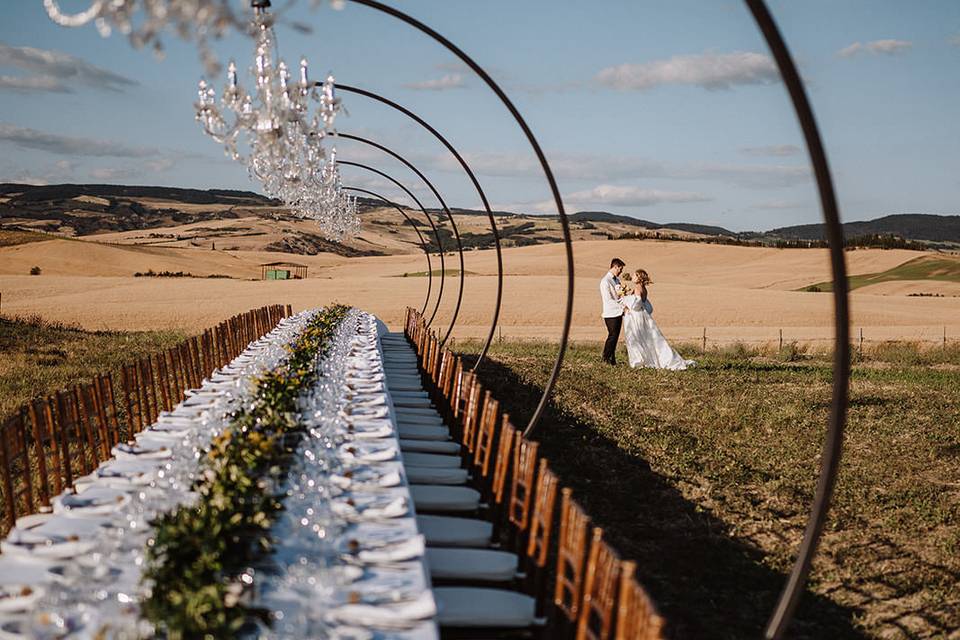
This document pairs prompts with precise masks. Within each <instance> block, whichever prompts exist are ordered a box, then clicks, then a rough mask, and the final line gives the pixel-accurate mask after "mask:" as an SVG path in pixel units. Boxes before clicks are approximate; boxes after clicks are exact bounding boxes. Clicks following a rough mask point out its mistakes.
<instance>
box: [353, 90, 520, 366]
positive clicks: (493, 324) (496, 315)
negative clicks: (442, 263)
mask: <svg viewBox="0 0 960 640" xmlns="http://www.w3.org/2000/svg"><path fill="white" fill-rule="evenodd" d="M335 86H336V88H337V89H339V90H341V91H347V92H349V93H355V94H357V95H361V96H365V97H367V98H370V99H372V100H376V101H378V102H380V103H381V104H385V105H387V106H388V107H391V108H393V109H395V110H396V111H399V112H400V113H402V114H404V115H405V116H407V117H409V118H410V119H412V120H414V121H415V122H416V123H417V124H419V125H420V126H422V127H423V128H424V129H426V130H427V131H429V132H430V133H431V134H433V136H434V137H435V138H436V139H437V140H439V141H440V143H441V144H443V146H445V147H446V148H447V151H449V152H450V153H451V154H452V155H453V157H454V158H456V159H457V162H459V163H460V166H461V167H463V170H464V172H466V174H467V176H468V177H469V178H470V181H471V182H472V183H473V187H474V188H475V189H476V190H477V195H479V196H480V201H481V202H482V203H483V208H484V209H485V210H486V212H487V220H488V221H489V223H490V230H491V231H493V244H494V249H495V250H496V253H497V300H496V303H495V304H494V308H493V318H492V319H491V321H490V331H489V333H488V334H487V340H486V342H484V344H483V348H482V349H481V350H480V355H479V356H478V357H477V361H476V362H475V363H474V365H473V371H476V370H477V369H479V368H480V363H482V362H483V359H484V358H485V357H486V356H487V351H489V350H490V345H491V344H492V343H493V337H494V335H495V334H496V331H497V323H498V322H499V321H500V308H501V306H502V304H503V252H502V251H501V248H500V232H499V230H498V229H497V221H496V219H495V218H494V216H493V211H491V210H490V202H489V201H488V200H487V194H486V193H484V191H483V187H481V186H480V181H479V180H477V176H476V175H474V173H473V170H472V169H471V168H470V165H469V164H467V161H466V160H464V159H463V156H462V155H460V153H459V152H458V151H457V150H456V149H455V148H454V147H453V145H452V144H451V143H450V142H449V141H448V140H447V139H446V137H444V136H443V135H441V134H440V132H439V131H437V130H436V129H435V128H434V127H433V126H432V125H431V124H430V123H429V122H427V121H426V120H424V119H423V118H421V117H420V116H418V115H417V114H415V113H414V112H412V111H410V110H409V109H407V108H406V107H404V106H402V105H399V104H397V103H396V102H394V101H393V100H390V99H388V98H385V97H384V96H382V95H379V94H377V93H374V92H373V91H370V90H369V89H360V88H358V87H351V86H349V85H345V84H337V85H335Z"/></svg>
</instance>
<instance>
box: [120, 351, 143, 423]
mask: <svg viewBox="0 0 960 640" xmlns="http://www.w3.org/2000/svg"><path fill="white" fill-rule="evenodd" d="M120 377H121V381H122V385H123V402H124V408H125V409H126V410H127V438H132V437H133V436H134V434H137V433H140V432H141V431H143V428H144V427H145V426H146V425H145V423H144V416H143V405H142V404H141V402H140V376H139V374H138V372H137V365H136V364H135V363H130V364H125V365H122V366H121V368H120Z"/></svg>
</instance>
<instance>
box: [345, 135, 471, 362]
mask: <svg viewBox="0 0 960 640" xmlns="http://www.w3.org/2000/svg"><path fill="white" fill-rule="evenodd" d="M336 135H337V137H340V138H344V139H346V140H355V141H357V142H362V143H363V144H366V145H370V146H371V147H374V148H376V149H380V150H381V151H383V152H384V153H386V154H388V155H391V156H393V157H394V158H396V159H397V160H399V161H400V162H402V163H403V164H405V165H406V166H407V168H409V169H410V170H411V171H413V172H414V173H415V174H417V177H419V178H420V179H421V180H423V182H424V184H426V185H427V187H428V188H429V189H430V191H432V192H433V195H434V197H435V198H436V199H437V201H438V202H439V203H440V206H441V207H442V208H443V210H444V211H445V212H446V213H447V217H449V218H450V227H451V228H452V229H453V237H454V240H456V242H457V253H458V254H459V256H460V278H459V280H460V286H459V288H458V290H457V304H456V306H455V307H454V308H453V317H452V318H451V319H450V326H449V327H448V328H447V333H446V334H445V335H444V336H443V340H441V341H440V346H443V345H444V344H445V343H446V341H447V338H449V337H450V333H451V332H453V327H454V326H455V325H456V324H457V316H459V315H460V305H461V304H463V279H464V271H465V270H466V266H465V265H464V263H463V243H462V242H461V241H460V231H459V230H458V229H457V222H456V221H455V220H454V219H453V213H452V212H451V211H450V207H448V206H447V203H446V202H444V200H443V196H441V195H440V192H439V191H437V188H436V187H435V186H433V183H432V182H430V180H429V179H428V178H427V176H425V175H423V172H422V171H420V169H417V167H416V166H414V164H413V163H412V162H410V161H409V160H407V159H406V158H404V157H403V156H401V155H400V154H399V153H397V152H396V151H394V150H393V149H390V148H388V147H385V146H383V145H382V144H380V143H379V142H374V141H373V140H369V139H367V138H363V137H360V136H357V135H353V134H349V133H342V132H339V131H338V132H337V133H336Z"/></svg>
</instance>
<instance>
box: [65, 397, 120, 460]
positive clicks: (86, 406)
mask: <svg viewBox="0 0 960 640" xmlns="http://www.w3.org/2000/svg"><path fill="white" fill-rule="evenodd" d="M73 393H74V395H75V396H76V400H77V407H78V408H79V422H80V427H81V429H82V431H83V434H84V437H85V440H86V444H87V450H88V453H92V454H93V457H94V460H95V462H96V463H97V464H99V463H101V462H103V461H104V460H108V459H109V458H110V448H111V447H112V446H113V445H111V444H108V443H109V438H108V437H107V425H106V424H105V423H104V420H103V413H104V412H103V411H102V410H101V407H100V406H99V402H98V397H99V394H98V393H97V387H96V385H95V384H94V383H89V384H84V385H77V386H76V387H74V388H73Z"/></svg>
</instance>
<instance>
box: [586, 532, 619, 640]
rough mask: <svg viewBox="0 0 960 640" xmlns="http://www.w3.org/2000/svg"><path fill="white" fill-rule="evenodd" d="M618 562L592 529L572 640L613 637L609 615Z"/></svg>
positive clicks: (601, 639)
mask: <svg viewBox="0 0 960 640" xmlns="http://www.w3.org/2000/svg"><path fill="white" fill-rule="evenodd" d="M619 581H620V558H619V557H617V554H616V552H615V551H614V550H613V549H611V548H610V545H608V544H607V543H606V542H604V541H603V529H601V528H600V527H594V529H593V541H592V543H591V544H590V555H589V557H588V558H587V575H586V578H584V581H583V605H582V607H581V608H580V618H579V620H578V623H577V635H576V640H609V639H610V638H612V637H613V613H614V604H616V597H617V584H618V583H619Z"/></svg>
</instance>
